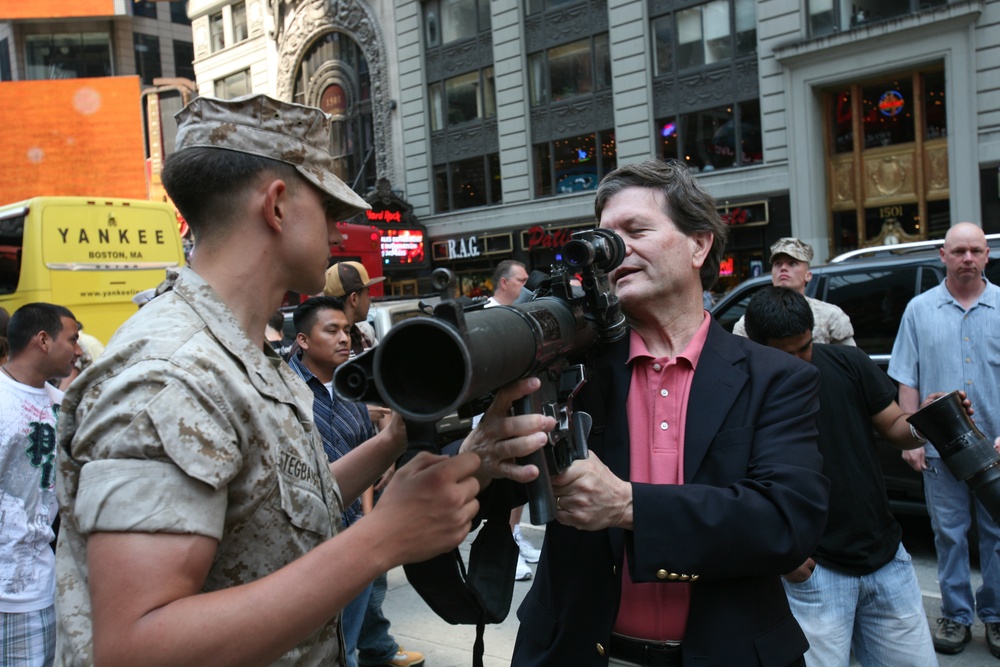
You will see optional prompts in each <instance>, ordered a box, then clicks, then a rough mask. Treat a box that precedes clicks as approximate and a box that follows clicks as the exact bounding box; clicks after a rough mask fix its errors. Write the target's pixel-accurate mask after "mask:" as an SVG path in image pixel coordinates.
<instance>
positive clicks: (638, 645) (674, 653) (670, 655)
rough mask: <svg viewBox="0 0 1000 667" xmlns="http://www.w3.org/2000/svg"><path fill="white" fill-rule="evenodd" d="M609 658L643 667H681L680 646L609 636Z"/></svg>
mask: <svg viewBox="0 0 1000 667" xmlns="http://www.w3.org/2000/svg"><path fill="white" fill-rule="evenodd" d="M611 656H612V657H614V658H618V659H619V660H624V661H626V662H634V663H635V664H637V665H643V667H681V644H680V642H670V643H664V642H645V641H642V640H640V639H629V638H628V637H622V636H621V635H611Z"/></svg>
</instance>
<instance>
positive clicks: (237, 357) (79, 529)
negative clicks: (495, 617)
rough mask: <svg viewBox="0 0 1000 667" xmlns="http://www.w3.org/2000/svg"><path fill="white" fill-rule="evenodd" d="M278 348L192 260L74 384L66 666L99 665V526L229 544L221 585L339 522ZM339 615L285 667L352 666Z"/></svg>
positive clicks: (65, 519)
mask: <svg viewBox="0 0 1000 667" xmlns="http://www.w3.org/2000/svg"><path fill="white" fill-rule="evenodd" d="M267 350H268V351H267V353H265V352H264V351H262V350H261V349H260V348H257V347H255V346H254V345H253V344H252V343H251V341H250V340H249V338H247V336H246V334H245V333H244V332H243V330H242V329H241V327H240V325H239V323H238V322H237V320H236V318H235V316H234V315H233V313H232V312H231V311H230V310H229V309H228V308H227V307H226V306H225V305H224V304H223V303H222V301H220V299H219V297H218V295H217V294H216V293H215V291H214V290H212V288H211V287H209V285H208V284H207V283H205V282H204V281H203V280H202V279H201V278H200V277H199V276H198V275H197V274H195V273H194V272H193V271H191V270H190V269H182V270H181V271H180V273H179V274H178V276H177V279H176V282H175V284H174V285H173V289H172V290H171V291H169V292H167V293H165V294H163V295H162V296H159V297H157V298H156V299H154V300H153V301H151V302H150V303H149V304H148V305H147V306H145V307H144V308H143V309H142V310H141V311H139V312H138V313H137V314H136V315H135V316H133V317H132V318H131V319H130V320H129V321H128V322H126V323H125V324H124V325H123V326H122V327H121V329H119V331H118V332H117V333H116V334H115V336H114V337H113V338H112V340H111V342H110V343H109V344H108V348H107V350H106V351H105V353H104V354H103V355H102V356H101V358H100V359H98V360H97V361H96V362H95V363H94V364H93V365H92V366H91V367H90V368H88V369H87V370H86V371H85V372H84V373H83V374H82V375H81V376H80V377H79V378H78V379H77V380H76V381H75V382H74V383H73V385H72V386H71V388H70V390H69V392H68V393H67V396H66V400H65V401H64V403H63V412H62V416H61V419H60V423H59V430H58V448H59V450H60V451H59V479H58V494H59V502H60V507H61V511H62V527H61V530H60V535H59V544H58V549H57V555H56V572H57V581H56V600H57V602H56V610H57V614H58V630H57V651H56V652H57V658H56V663H57V664H61V665H92V664H93V656H92V654H91V644H92V641H91V636H92V629H91V621H90V614H91V610H90V598H89V593H88V589H87V536H88V535H89V534H91V533H93V532H100V531H134V532H165V533H181V534H197V535H205V536H208V537H211V538H213V539H216V540H218V541H219V545H218V550H217V552H216V556H215V559H214V561H213V563H212V567H211V570H210V572H209V574H208V578H207V580H206V581H205V585H204V589H203V590H205V591H206V592H207V591H213V590H218V589H223V588H228V587H232V586H238V585H240V584H244V583H247V582H250V581H254V580H256V579H259V578H261V577H263V576H265V575H267V574H269V573H271V572H274V571H275V570H277V569H279V568H281V567H283V566H284V565H287V564H288V563H291V562H292V561H294V560H295V559H296V558H299V557H300V556H302V555H303V554H305V553H307V552H308V551H310V550H311V549H313V548H315V547H316V546H317V545H319V544H321V543H322V542H323V541H325V540H327V539H329V538H330V537H332V536H333V535H335V534H336V533H337V532H338V531H339V530H340V529H341V526H340V515H341V513H342V512H343V506H342V501H341V497H340V490H339V488H338V487H337V485H336V482H335V480H334V478H333V476H332V475H331V474H330V470H329V468H328V466H327V463H326V455H325V454H324V453H323V448H322V444H321V443H320V440H319V436H318V433H317V431H316V429H315V426H314V423H313V417H312V395H311V394H310V393H309V390H308V389H307V388H306V386H305V384H303V383H302V381H301V380H300V379H299V378H298V377H297V376H296V375H295V373H294V372H293V371H292V370H291V369H290V368H289V367H288V365H287V364H285V363H284V362H283V361H282V360H281V359H280V357H278V356H277V355H276V354H274V352H273V351H272V350H270V348H267ZM338 620H339V619H337V618H334V619H333V620H331V621H330V622H329V623H328V624H327V625H326V626H324V627H323V628H321V629H319V630H317V631H316V632H315V633H313V635H311V636H310V637H309V638H308V639H307V640H306V641H304V642H302V643H301V644H300V645H299V646H297V647H296V648H295V649H294V650H292V651H290V652H289V653H287V654H286V655H285V656H284V657H283V658H282V659H281V660H280V661H278V663H277V664H280V665H320V664H322V665H335V664H343V661H342V657H341V655H340V654H341V640H340V632H339V628H338Z"/></svg>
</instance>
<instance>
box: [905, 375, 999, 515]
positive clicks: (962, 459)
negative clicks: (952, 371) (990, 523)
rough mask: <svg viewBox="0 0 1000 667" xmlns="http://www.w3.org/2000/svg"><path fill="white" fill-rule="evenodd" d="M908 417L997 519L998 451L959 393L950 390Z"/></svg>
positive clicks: (951, 469) (957, 477) (957, 476)
mask: <svg viewBox="0 0 1000 667" xmlns="http://www.w3.org/2000/svg"><path fill="white" fill-rule="evenodd" d="M907 421H908V422H910V423H911V424H913V426H914V428H916V429H917V430H918V431H920V432H921V433H922V434H923V435H924V437H926V438H927V440H929V441H930V443H931V444H932V445H934V447H935V448H936V449H937V450H938V453H940V454H941V460H942V461H943V462H944V464H945V465H946V466H948V470H950V471H951V474H952V475H954V476H955V478H956V479H961V480H963V481H965V483H966V484H968V485H969V488H970V489H972V493H973V494H975V496H976V498H978V499H979V502H981V503H982V504H983V507H985V508H986V511H987V512H989V514H990V516H991V517H993V520H994V521H996V522H997V523H1000V454H997V452H996V450H995V449H993V442H992V441H991V440H990V439H989V438H987V437H986V436H985V435H983V434H982V432H981V431H980V430H979V429H978V428H976V425H975V424H974V423H973V421H972V419H971V418H970V417H969V414H968V413H967V412H966V410H965V406H964V405H962V397H961V396H960V395H959V393H958V392H957V391H953V392H951V393H949V394H945V395H944V396H942V397H941V398H938V399H936V400H934V401H932V402H931V403H928V404H927V405H926V406H924V407H923V408H921V409H920V410H917V411H916V412H914V413H913V414H912V415H910V416H909V417H908V418H907Z"/></svg>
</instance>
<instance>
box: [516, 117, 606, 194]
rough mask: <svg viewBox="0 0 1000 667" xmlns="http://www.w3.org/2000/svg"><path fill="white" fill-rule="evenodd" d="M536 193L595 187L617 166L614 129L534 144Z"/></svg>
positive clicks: (560, 192) (553, 192)
mask: <svg viewBox="0 0 1000 667" xmlns="http://www.w3.org/2000/svg"><path fill="white" fill-rule="evenodd" d="M533 153H534V163H535V178H534V181H535V196H536V197H541V196H547V195H561V194H570V193H573V192H582V191H585V190H596V189H597V185H598V184H599V183H600V181H601V178H602V177H604V175H605V174H607V173H608V172H610V171H611V170H613V169H614V168H615V167H616V166H618V152H617V148H616V146H615V133H614V131H613V130H605V131H603V132H591V133H590V134H583V135H580V136H576V137H569V138H567V139H557V140H555V141H547V142H543V143H540V144H535V146H534V147H533Z"/></svg>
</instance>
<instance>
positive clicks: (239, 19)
mask: <svg viewBox="0 0 1000 667" xmlns="http://www.w3.org/2000/svg"><path fill="white" fill-rule="evenodd" d="M248 37H250V30H249V29H248V27H247V3H245V2H237V3H236V4H235V5H233V42H234V43H236V44H239V43H240V42H242V41H244V40H246V39H247V38H248Z"/></svg>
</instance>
